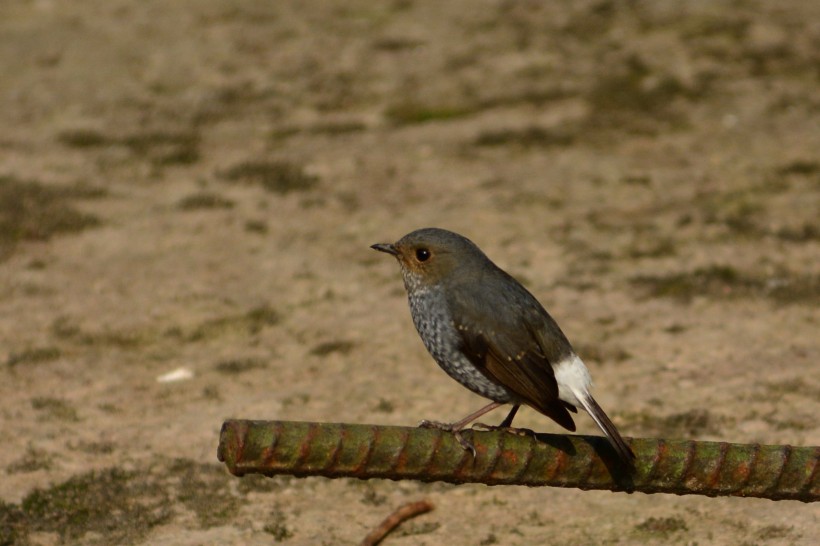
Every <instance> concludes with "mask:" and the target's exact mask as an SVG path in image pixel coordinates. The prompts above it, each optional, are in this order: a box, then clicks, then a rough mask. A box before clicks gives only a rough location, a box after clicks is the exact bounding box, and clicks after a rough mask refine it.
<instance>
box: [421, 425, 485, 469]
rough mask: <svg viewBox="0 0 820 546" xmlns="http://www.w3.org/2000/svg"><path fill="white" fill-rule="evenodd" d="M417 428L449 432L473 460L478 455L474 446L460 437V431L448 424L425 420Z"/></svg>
mask: <svg viewBox="0 0 820 546" xmlns="http://www.w3.org/2000/svg"><path fill="white" fill-rule="evenodd" d="M419 427H421V428H434V429H437V430H443V431H445V432H450V433H452V434H453V436H455V438H456V441H458V443H459V445H460V446H461V447H462V448H464V451H469V452H470V453H472V455H473V459H475V458H476V456H477V455H478V453H477V452H476V449H475V446H474V445H473V444H472V443H470V442H469V441H468V440H467V439H466V438H465V437H464V436H462V435H461V431H460V430H458V429H457V428H456V427H454V426H453V425H452V424H450V423H440V422H438V421H428V420H426V419H424V420H422V421H421V422H419Z"/></svg>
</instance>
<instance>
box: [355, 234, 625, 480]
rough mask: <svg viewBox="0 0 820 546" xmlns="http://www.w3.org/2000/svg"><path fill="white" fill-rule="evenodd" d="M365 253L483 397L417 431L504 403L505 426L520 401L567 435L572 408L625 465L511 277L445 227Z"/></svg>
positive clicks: (531, 302) (442, 361) (440, 354)
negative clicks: (393, 269)
mask: <svg viewBox="0 0 820 546" xmlns="http://www.w3.org/2000/svg"><path fill="white" fill-rule="evenodd" d="M371 248H373V249H375V250H379V251H381V252H386V253H388V254H392V255H393V256H395V257H396V259H397V260H398V262H399V265H400V266H401V272H402V276H403V277H404V287H405V288H406V289H407V298H408V300H409V303H410V313H411V314H412V316H413V323H414V324H415V325H416V329H417V330H418V332H419V335H420V336H421V339H422V341H423V342H424V345H425V347H427V350H428V351H429V352H430V354H431V355H432V356H433V358H434V359H435V360H436V362H437V363H438V365H439V366H441V368H442V369H443V370H444V371H445V372H446V373H447V375H449V376H450V377H452V378H453V379H455V380H456V381H458V382H459V383H461V384H462V385H464V386H465V387H467V388H468V389H470V390H471V391H473V392H474V393H476V394H479V395H481V396H483V397H485V398H488V399H490V400H492V401H493V402H492V403H491V404H488V405H487V406H485V407H483V408H481V409H480V410H478V411H476V412H475V413H472V414H470V415H468V416H467V417H465V418H464V419H462V420H460V421H457V422H455V423H450V424H445V423H437V422H432V421H422V423H421V425H422V426H426V427H434V428H439V429H443V430H447V431H450V432H453V433H454V434H455V436H456V438H457V439H458V441H459V442H460V443H461V445H462V446H463V447H464V448H465V449H469V450H470V451H472V452H473V455H474V456H475V448H474V447H473V446H472V445H471V444H470V443H469V442H467V440H465V439H464V438H463V437H462V436H461V434H460V432H459V431H460V430H461V429H462V428H463V427H464V426H466V425H467V424H469V423H471V422H472V421H475V420H476V419H478V418H479V417H480V416H482V415H484V414H485V413H487V412H489V411H491V410H493V409H495V408H497V407H499V406H501V405H503V404H513V408H512V411H510V413H509V415H508V416H507V417H506V418H505V419H504V421H503V422H502V423H501V425H500V427H499V428H508V427H510V426H511V425H512V421H513V418H514V417H515V414H516V412H517V411H518V408H519V406H520V405H521V404H526V405H528V406H530V407H532V408H535V409H536V410H538V411H539V412H541V413H543V414H544V415H546V416H547V417H550V418H552V419H553V420H554V421H556V422H557V423H558V424H559V425H561V426H563V427H564V428H566V429H568V430H571V431H574V430H575V423H574V422H573V420H572V416H571V415H570V413H569V412H573V413H576V412H577V409H576V408H577V407H578V406H581V407H582V408H584V409H585V410H586V411H587V413H589V415H590V416H591V417H592V419H593V420H594V421H595V424H597V425H598V426H599V427H600V429H601V430H602V431H603V432H604V434H605V435H606V437H607V439H608V440H609V442H610V443H611V444H612V447H614V448H615V451H616V452H617V453H618V455H619V457H620V458H621V459H622V460H623V462H624V463H625V464H627V465H628V466H630V467H632V466H633V464H634V458H635V455H634V454H633V453H632V450H631V449H630V448H629V446H628V445H627V444H626V442H625V441H624V440H623V438H621V435H620V434H619V433H618V430H617V429H616V428H615V425H614V424H612V421H611V420H610V419H609V417H607V415H606V413H604V410H602V409H601V407H600V406H599V405H598V404H597V403H596V402H595V399H594V398H593V397H592V394H590V387H591V386H592V380H591V378H590V376H589V371H588V370H587V367H586V366H585V365H584V363H583V361H582V360H581V359H580V358H579V357H578V356H577V355H576V354H575V351H573V349H572V345H570V343H569V341H568V340H567V338H566V336H565V335H564V333H563V332H562V331H561V329H560V328H559V327H558V324H557V323H556V322H555V320H553V318H552V317H551V316H550V315H549V313H547V311H546V310H545V309H544V308H543V307H542V306H541V304H540V303H538V300H536V299H535V297H533V295H532V294H530V293H529V292H528V291H527V289H526V288H524V287H523V286H521V284H520V283H519V282H518V281H516V280H515V279H514V278H513V277H511V276H510V275H508V274H507V273H506V272H504V271H503V270H501V269H500V268H499V267H498V266H496V265H495V264H494V263H493V262H491V261H490V259H489V258H488V257H487V256H486V255H485V254H484V253H483V252H482V251H481V249H480V248H478V246H476V245H475V244H474V243H473V242H472V241H470V240H469V239H467V238H466V237H463V236H461V235H459V234H457V233H453V232H452V231H447V230H444V229H438V228H425V229H419V230H416V231H413V232H412V233H408V234H407V235H405V236H404V237H402V238H401V239H399V240H398V241H397V242H395V243H392V244H389V243H380V244H375V245H372V246H371Z"/></svg>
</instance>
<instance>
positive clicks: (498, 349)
mask: <svg viewBox="0 0 820 546" xmlns="http://www.w3.org/2000/svg"><path fill="white" fill-rule="evenodd" d="M454 303H456V304H457V301H456V302H454ZM536 305H537V304H536ZM469 308H470V309H471V310H475V311H477V314H472V313H469V312H466V313H465V312H461V311H462V310H459V311H460V312H459V313H458V315H459V316H461V317H464V319H463V323H462V324H457V325H456V326H457V327H458V328H457V330H458V332H459V334H460V335H461V342H462V350H463V352H464V354H465V355H467V357H468V358H469V359H470V361H471V362H472V363H473V364H475V365H476V367H477V368H478V369H479V370H480V371H481V372H482V373H484V375H486V376H487V377H488V378H489V379H490V380H491V381H494V382H495V383H498V384H501V385H503V386H504V387H506V388H507V389H508V390H510V391H512V392H513V393H515V394H516V395H517V396H518V397H520V399H521V401H522V402H525V403H526V404H527V405H529V406H532V407H533V408H535V409H536V410H538V411H540V412H541V413H543V414H544V415H546V416H548V417H550V418H552V419H553V420H554V421H555V422H557V423H558V424H559V425H561V426H563V427H564V428H566V429H568V430H571V431H574V430H575V423H574V422H573V420H572V416H571V415H570V414H569V411H573V412H576V411H577V410H576V409H575V407H573V406H572V405H571V404H567V403H566V402H563V401H561V400H559V399H558V384H557V383H556V381H555V373H554V372H553V369H552V365H551V359H550V358H549V357H548V356H547V355H546V354H544V353H545V351H544V348H542V347H541V346H540V345H539V343H538V341H537V340H538V338H539V337H542V336H535V335H533V332H532V331H531V328H530V327H529V325H530V324H532V323H533V322H536V321H543V320H544V319H543V318H542V317H540V316H532V315H530V314H531V313H532V314H536V315H540V313H541V312H543V313H544V314H546V311H543V310H542V309H540V306H539V307H530V308H527V309H524V310H523V311H524V312H522V310H521V309H517V310H510V311H516V312H505V311H504V310H486V314H483V315H482V314H481V311H482V310H481V306H476V305H475V303H473V305H471V306H469ZM485 317H491V318H492V319H493V320H494V324H493V326H494V327H493V328H490V327H489V325H488V324H486V323H485V321H484V320H483V319H484V318H485ZM504 319H508V320H504ZM549 320H550V321H551V318H549ZM536 323H537V322H536ZM556 328H557V326H556ZM559 332H560V330H559ZM560 335H561V338H562V339H565V338H563V334H560ZM546 349H547V350H550V351H551V352H553V353H554V356H553V358H557V356H555V355H557V354H561V352H562V351H560V350H559V349H562V348H560V347H559V348H553V347H548V348H546ZM566 350H567V351H569V350H571V349H570V348H569V343H568V342H567V343H566ZM561 356H563V355H561ZM568 410H569V411H568Z"/></svg>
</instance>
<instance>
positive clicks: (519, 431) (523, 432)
mask: <svg viewBox="0 0 820 546" xmlns="http://www.w3.org/2000/svg"><path fill="white" fill-rule="evenodd" d="M520 407H521V404H516V405H514V406H513V407H512V409H511V410H510V413H509V414H507V417H505V418H504V420H503V421H501V424H499V425H485V424H484V423H475V424H474V425H473V428H478V429H481V430H503V431H505V432H509V433H511V434H516V435H518V436H532V437H535V432H534V431H532V430H530V429H528V428H515V427H513V426H512V422H513V419H515V414H516V413H518V408H520Z"/></svg>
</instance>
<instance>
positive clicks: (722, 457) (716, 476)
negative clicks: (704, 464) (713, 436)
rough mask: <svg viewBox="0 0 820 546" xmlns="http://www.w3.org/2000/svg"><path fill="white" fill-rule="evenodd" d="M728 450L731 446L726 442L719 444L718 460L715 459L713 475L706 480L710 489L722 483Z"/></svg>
mask: <svg viewBox="0 0 820 546" xmlns="http://www.w3.org/2000/svg"><path fill="white" fill-rule="evenodd" d="M728 450H729V444H727V443H726V442H720V444H718V456H717V459H715V462H714V466H713V469H712V473H711V474H710V475H709V477H708V478H706V483H707V484H709V486H710V487H714V486H715V485H717V484H718V483H720V474H721V472H722V471H723V463H724V462H725V461H726V452H727V451H728Z"/></svg>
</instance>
